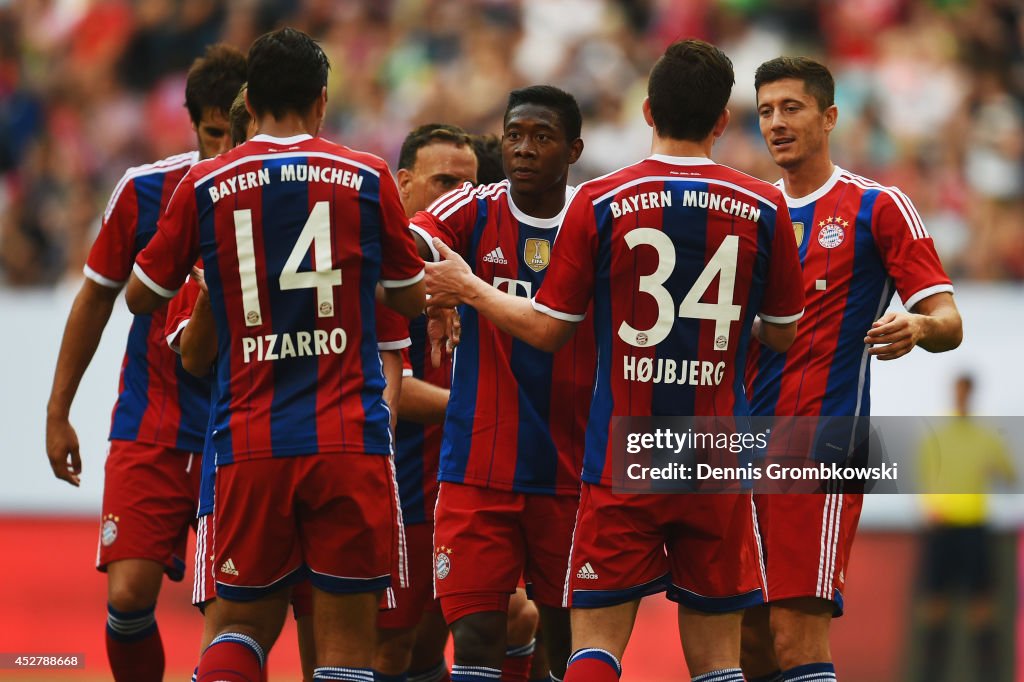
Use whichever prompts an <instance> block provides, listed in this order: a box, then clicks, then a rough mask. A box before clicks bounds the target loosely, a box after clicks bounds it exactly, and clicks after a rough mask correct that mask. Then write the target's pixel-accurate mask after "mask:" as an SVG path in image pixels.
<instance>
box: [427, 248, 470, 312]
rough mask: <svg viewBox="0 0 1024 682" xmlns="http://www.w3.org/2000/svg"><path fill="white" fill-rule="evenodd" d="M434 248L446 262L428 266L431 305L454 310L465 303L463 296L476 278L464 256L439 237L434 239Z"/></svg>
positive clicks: (428, 292) (428, 288) (428, 264)
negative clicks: (453, 308) (463, 258)
mask: <svg viewBox="0 0 1024 682" xmlns="http://www.w3.org/2000/svg"><path fill="white" fill-rule="evenodd" d="M434 248H435V249H437V252H438V253H440V254H441V258H443V259H444V260H442V261H439V262H437V263H427V264H426V269H427V274H426V283H427V294H428V295H429V296H430V301H429V304H430V305H431V306H441V307H444V308H452V307H454V306H456V305H458V304H460V303H464V302H465V299H464V298H463V295H464V294H465V293H466V291H467V289H468V288H469V286H471V283H472V280H473V279H474V278H475V276H474V275H473V270H472V269H470V267H469V265H467V264H466V261H464V260H462V256H460V255H459V254H458V253H456V252H455V251H452V250H451V249H450V248H448V246H447V245H446V244H445V243H444V242H443V241H441V240H440V239H438V238H437V237H435V238H434Z"/></svg>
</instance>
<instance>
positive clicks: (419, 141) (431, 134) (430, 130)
mask: <svg viewBox="0 0 1024 682" xmlns="http://www.w3.org/2000/svg"><path fill="white" fill-rule="evenodd" d="M435 142H445V143H447V144H452V145H455V146H456V147H468V146H469V145H471V144H472V142H471V140H470V139H469V133H467V132H466V131H465V130H463V129H462V128H460V127H459V126H455V125H449V124H447V123H425V124H423V125H421V126H419V127H417V128H414V129H413V130H412V132H410V133H409V134H408V135H406V136H405V140H403V141H402V149H401V151H400V152H398V167H399V168H405V169H406V170H409V169H411V168H412V167H413V166H415V165H416V153H417V152H418V151H419V150H421V149H423V148H424V147H428V146H430V145H432V144H434V143H435Z"/></svg>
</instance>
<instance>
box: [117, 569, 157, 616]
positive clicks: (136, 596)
mask: <svg viewBox="0 0 1024 682" xmlns="http://www.w3.org/2000/svg"><path fill="white" fill-rule="evenodd" d="M159 594H160V589H159V584H157V586H156V589H154V588H153V586H152V585H151V584H150V583H149V582H148V581H145V580H133V579H131V577H130V576H121V577H120V578H119V579H118V580H111V581H110V583H109V585H108V586H107V601H108V602H110V605H111V606H113V607H114V608H115V609H117V610H118V611H123V612H129V611H141V610H142V609H148V608H152V607H153V606H156V598H157V595H159Z"/></svg>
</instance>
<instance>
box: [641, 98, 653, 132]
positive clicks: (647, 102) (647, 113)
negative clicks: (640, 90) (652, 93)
mask: <svg viewBox="0 0 1024 682" xmlns="http://www.w3.org/2000/svg"><path fill="white" fill-rule="evenodd" d="M642 108H643V111H644V120H645V121H647V125H649V126H650V127H652V128H653V127H654V116H653V115H652V114H651V98H650V97H644V104H643V107H642Z"/></svg>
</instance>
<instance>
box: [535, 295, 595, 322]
mask: <svg viewBox="0 0 1024 682" xmlns="http://www.w3.org/2000/svg"><path fill="white" fill-rule="evenodd" d="M530 303H531V304H532V305H533V309H534V310H536V311H537V312H539V313H544V314H545V315H550V316H551V317H553V318H555V319H556V320H562V321H564V322H582V321H583V320H584V319H586V317H587V315H586V313H584V314H582V315H573V314H571V313H563V312H559V311H557V310H552V309H551V308H549V307H547V306H546V305H544V304H543V303H538V302H537V299H536V298H531V299H530Z"/></svg>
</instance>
